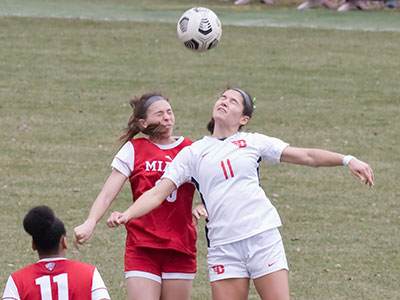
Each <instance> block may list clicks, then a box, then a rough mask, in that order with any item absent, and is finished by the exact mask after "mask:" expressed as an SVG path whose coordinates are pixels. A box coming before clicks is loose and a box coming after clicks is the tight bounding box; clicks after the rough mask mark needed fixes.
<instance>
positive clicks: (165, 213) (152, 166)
mask: <svg viewBox="0 0 400 300" xmlns="http://www.w3.org/2000/svg"><path fill="white" fill-rule="evenodd" d="M130 143H132V146H133V149H134V155H133V158H132V159H133V171H132V172H131V174H130V176H129V181H130V184H131V188H132V195H133V201H135V200H136V199H138V198H139V197H140V196H141V195H142V194H143V193H144V192H146V191H147V190H149V189H151V188H152V187H153V186H154V185H155V184H156V183H157V181H158V180H159V179H160V178H161V176H162V175H163V174H164V171H165V169H166V167H167V166H168V164H169V163H170V162H171V161H172V160H173V158H174V157H175V156H176V155H177V154H178V153H179V151H181V150H182V149H183V148H184V147H186V146H188V145H190V144H192V141H190V140H188V139H185V138H179V139H178V140H177V141H176V142H175V143H173V144H171V145H156V144H154V143H152V142H151V141H149V140H148V139H146V138H137V139H133V140H131V141H130ZM117 157H118V154H117ZM128 159H129V158H128ZM194 189H195V187H194V185H193V184H191V183H185V184H183V185H182V186H181V187H179V189H177V190H175V191H174V192H172V194H171V195H170V196H169V197H168V198H167V199H166V201H164V202H163V203H162V204H161V205H160V206H159V207H158V208H156V209H155V210H153V211H151V212H150V213H148V214H146V215H144V216H142V217H140V218H138V219H133V220H130V221H129V222H128V223H127V224H126V225H125V226H126V229H127V232H128V235H127V240H126V246H127V247H129V246H130V245H132V246H133V245H134V246H136V247H137V246H139V247H149V248H157V249H174V250H177V251H180V252H184V253H187V254H189V255H193V256H196V229H195V227H194V225H193V224H192V201H193V194H194Z"/></svg>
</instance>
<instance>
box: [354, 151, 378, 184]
mask: <svg viewBox="0 0 400 300" xmlns="http://www.w3.org/2000/svg"><path fill="white" fill-rule="evenodd" d="M348 166H349V168H350V171H351V172H352V173H353V174H354V175H355V176H357V177H358V178H360V179H361V181H363V182H364V183H365V184H368V185H369V187H372V186H373V185H374V172H373V171H372V168H371V167H370V166H369V164H367V163H365V162H363V161H361V160H359V159H357V158H353V159H351V160H350V161H349V165H348Z"/></svg>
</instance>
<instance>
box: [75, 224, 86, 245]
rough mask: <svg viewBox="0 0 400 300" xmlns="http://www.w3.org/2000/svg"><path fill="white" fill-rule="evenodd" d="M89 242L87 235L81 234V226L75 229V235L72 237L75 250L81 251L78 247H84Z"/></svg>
mask: <svg viewBox="0 0 400 300" xmlns="http://www.w3.org/2000/svg"><path fill="white" fill-rule="evenodd" d="M87 240H88V237H87V236H86V235H85V234H83V233H80V228H79V226H78V227H76V228H75V229H74V235H73V236H72V241H73V243H74V246H75V248H76V249H78V250H79V248H78V246H79V245H82V244H83V243H84V242H86V241H87Z"/></svg>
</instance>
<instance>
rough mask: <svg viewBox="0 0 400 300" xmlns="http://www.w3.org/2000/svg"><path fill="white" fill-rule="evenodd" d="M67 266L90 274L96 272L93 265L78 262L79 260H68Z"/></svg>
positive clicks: (66, 261)
mask: <svg viewBox="0 0 400 300" xmlns="http://www.w3.org/2000/svg"><path fill="white" fill-rule="evenodd" d="M65 264H66V265H68V266H69V267H71V268H73V269H78V270H81V271H86V272H90V273H93V272H94V270H95V269H96V268H95V267H94V266H92V265H89V264H87V263H84V262H81V261H77V260H69V259H68V260H65Z"/></svg>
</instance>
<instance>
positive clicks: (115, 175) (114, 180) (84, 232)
mask: <svg viewBox="0 0 400 300" xmlns="http://www.w3.org/2000/svg"><path fill="white" fill-rule="evenodd" d="M126 180H127V178H126V176H125V175H124V174H122V173H121V172H119V171H117V170H116V169H114V170H113V171H112V172H111V174H110V176H109V177H108V179H107V181H106V182H105V183H104V186H103V188H102V190H101V191H100V193H99V195H98V196H97V198H96V200H95V201H94V202H93V204H92V207H91V208H90V212H89V215H88V217H87V219H86V221H85V222H84V223H83V224H81V225H79V226H77V227H75V229H74V237H73V239H74V243H75V245H76V244H83V243H84V242H86V241H87V240H88V239H89V238H90V236H91V235H92V233H93V230H94V228H95V227H96V224H97V222H99V221H100V220H101V218H103V216H104V214H105V213H106V211H107V209H108V208H109V207H110V205H111V204H112V202H113V201H114V200H115V198H116V197H117V195H118V194H119V192H120V191H121V189H122V187H123V185H124V183H125V182H126Z"/></svg>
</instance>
